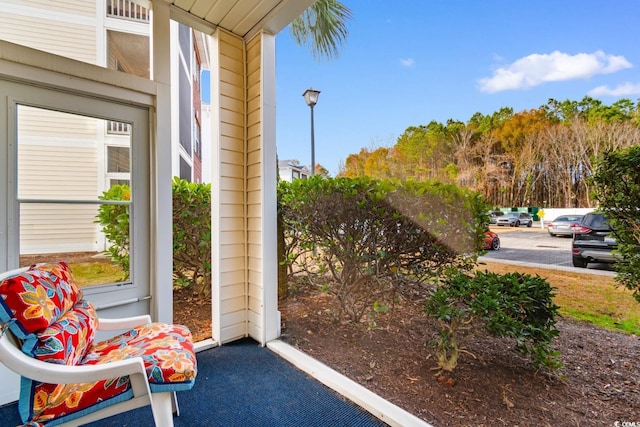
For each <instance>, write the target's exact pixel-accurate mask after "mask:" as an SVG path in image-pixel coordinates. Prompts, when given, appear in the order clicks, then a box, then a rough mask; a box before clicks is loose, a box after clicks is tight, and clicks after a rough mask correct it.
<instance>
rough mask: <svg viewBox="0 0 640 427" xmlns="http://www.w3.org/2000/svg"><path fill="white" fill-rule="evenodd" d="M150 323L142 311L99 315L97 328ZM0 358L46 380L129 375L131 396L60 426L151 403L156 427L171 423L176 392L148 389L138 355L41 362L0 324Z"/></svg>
mask: <svg viewBox="0 0 640 427" xmlns="http://www.w3.org/2000/svg"><path fill="white" fill-rule="evenodd" d="M26 270H27V268H20V269H16V270H11V271H8V272H5V273H0V281H2V280H4V279H5V278H6V277H10V276H13V275H15V274H19V273H22V272H23V271H26ZM147 323H151V316H149V315H142V316H135V317H126V318H121V319H98V331H118V330H129V329H132V328H135V327H136V326H140V325H144V324H147ZM0 334H1V335H0V362H2V363H3V364H4V365H5V366H6V367H7V368H9V369H11V370H12V371H13V372H15V373H17V374H18V375H21V376H23V377H25V378H29V379H32V380H35V381H41V382H45V383H49V384H82V383H93V382H96V381H100V380H104V379H110V378H116V377H122V376H125V375H129V381H130V383H131V388H132V391H133V397H132V398H131V399H129V400H126V401H124V402H120V403H116V404H113V405H111V406H107V407H105V408H102V409H98V410H96V411H95V412H92V413H89V414H87V415H84V416H82V417H79V418H76V419H74V420H70V421H69V422H67V423H64V424H61V425H62V426H77V425H81V424H86V423H89V422H92V421H97V420H100V419H103V418H106V417H110V416H112V415H116V414H120V413H122V412H126V411H130V410H132V409H136V408H140V407H142V406H146V405H151V410H152V412H153V419H154V421H155V425H156V427H172V426H173V414H174V413H175V414H176V415H178V402H177V400H176V396H175V392H172V391H167V392H161V393H153V394H152V393H151V389H150V388H149V382H148V379H147V373H146V370H145V367H144V362H143V361H142V358H141V357H132V358H130V359H126V360H121V361H117V362H109V363H103V364H97V365H84V366H68V365H58V364H55V363H48V362H43V361H41V360H37V359H35V358H33V357H30V356H28V355H26V354H25V353H23V352H22V351H21V350H20V341H19V340H18V339H17V338H16V337H15V336H14V335H13V334H12V333H11V331H9V329H7V328H6V327H3V330H2V331H0Z"/></svg>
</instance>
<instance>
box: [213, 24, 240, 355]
mask: <svg viewBox="0 0 640 427" xmlns="http://www.w3.org/2000/svg"><path fill="white" fill-rule="evenodd" d="M216 34H217V37H216V38H215V41H216V42H217V61H215V60H214V61H213V62H214V63H216V62H217V64H218V68H217V70H215V69H214V70H212V76H211V79H212V84H213V85H214V86H215V87H217V91H216V99H215V102H213V103H212V108H215V106H216V105H217V109H216V111H215V114H216V115H217V117H218V118H219V123H220V125H219V128H218V135H217V136H215V137H214V139H217V140H218V141H219V146H218V148H217V153H216V157H217V159H218V163H217V164H216V165H215V167H216V169H217V171H218V173H217V175H218V177H219V178H218V184H217V185H216V184H215V183H214V185H213V191H214V192H216V194H214V197H213V199H212V200H213V202H212V206H213V209H214V210H216V211H217V220H218V222H217V223H214V224H213V229H214V230H216V229H218V234H217V239H218V242H217V244H216V243H214V244H216V247H217V248H219V250H218V251H217V252H216V251H214V253H217V254H218V255H217V259H216V260H214V262H213V266H214V268H213V273H212V275H213V278H212V281H213V283H212V284H213V287H214V290H215V291H216V294H215V295H214V301H213V304H214V313H216V314H214V319H216V320H218V319H219V325H215V324H214V331H215V332H214V338H215V339H216V340H217V341H219V342H221V343H225V342H229V341H233V340H235V339H238V338H242V337H245V336H247V320H246V319H247V301H246V295H247V290H246V288H247V278H246V252H247V250H246V243H245V239H246V204H245V203H246V202H245V191H246V189H245V158H246V144H245V131H244V129H245V107H244V106H245V85H244V82H245V78H244V66H243V64H244V61H245V55H244V42H243V40H242V39H241V38H239V37H237V36H234V35H232V34H230V33H227V32H224V31H218V32H217V33H216ZM214 79H215V81H214ZM214 133H215V130H214ZM214 150H215V148H214ZM216 202H217V204H216ZM216 284H217V286H216ZM216 320H214V322H215V321H216Z"/></svg>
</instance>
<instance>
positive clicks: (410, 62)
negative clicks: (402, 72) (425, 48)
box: [400, 58, 416, 68]
mask: <svg viewBox="0 0 640 427" xmlns="http://www.w3.org/2000/svg"><path fill="white" fill-rule="evenodd" d="M400 63H401V64H402V66H403V67H407V68H409V67H413V66H414V65H416V61H414V60H413V58H407V59H401V60H400Z"/></svg>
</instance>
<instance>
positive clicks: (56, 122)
mask: <svg viewBox="0 0 640 427" xmlns="http://www.w3.org/2000/svg"><path fill="white" fill-rule="evenodd" d="M105 126H106V120H102V119H98V118H92V117H86V116H80V115H76V114H69V113H64V112H60V111H54V110H48V109H43V108H38V107H33V106H28V105H18V108H17V127H18V134H17V135H18V137H17V144H16V147H17V190H16V194H17V200H18V205H19V223H20V226H19V254H20V264H21V265H30V264H33V263H35V262H41V261H50V260H52V259H55V260H65V259H67V258H69V259H72V260H83V261H84V262H91V261H92V260H96V259H98V258H100V255H101V254H103V252H104V251H105V250H107V249H108V247H109V246H110V245H112V243H110V242H107V241H105V239H104V238H103V237H101V236H102V226H101V225H100V224H99V223H97V217H98V214H99V210H100V208H101V207H104V206H123V207H124V208H123V209H122V211H123V212H125V213H126V214H127V215H128V213H129V212H130V211H131V207H132V204H133V199H132V198H131V197H129V198H128V199H126V200H113V201H108V202H105V201H101V200H100V197H101V196H102V194H103V191H104V190H105V188H104V184H103V180H102V179H101V177H100V173H99V171H100V170H101V169H106V171H107V174H108V175H109V174H110V175H111V176H112V177H113V180H112V181H111V185H115V184H128V183H129V179H130V171H131V165H130V156H129V151H130V144H131V142H130V139H129V138H128V141H129V146H118V147H107V150H106V151H107V156H106V159H105V160H102V161H105V163H106V167H102V168H101V166H100V162H101V159H102V158H103V157H102V156H100V155H99V150H100V149H99V145H98V141H97V137H96V135H99V134H100V130H101V129H104V128H105ZM127 223H129V221H127ZM125 233H127V234H130V233H131V230H130V229H129V230H126V229H125ZM126 239H127V240H129V239H130V238H129V237H128V236H127V237H126ZM103 260H104V261H105V262H104V265H103V266H102V267H101V268H100V269H97V270H96V272H94V273H91V274H90V279H86V280H85V279H83V280H85V281H84V283H81V285H84V286H89V285H100V284H108V283H113V282H119V281H122V280H125V279H128V278H129V277H130V275H131V274H130V273H131V272H130V271H129V270H128V268H126V267H122V266H121V265H119V264H117V263H111V262H109V258H108V257H106V258H104V259H103Z"/></svg>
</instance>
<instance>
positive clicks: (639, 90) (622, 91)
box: [587, 82, 640, 97]
mask: <svg viewBox="0 0 640 427" xmlns="http://www.w3.org/2000/svg"><path fill="white" fill-rule="evenodd" d="M587 95H589V96H593V97H597V96H619V97H623V96H633V95H640V83H631V82H626V83H622V84H620V85H618V86H616V87H614V88H610V87H609V86H598V87H596V88H593V89H591V90H590V91H589V93H587Z"/></svg>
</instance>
